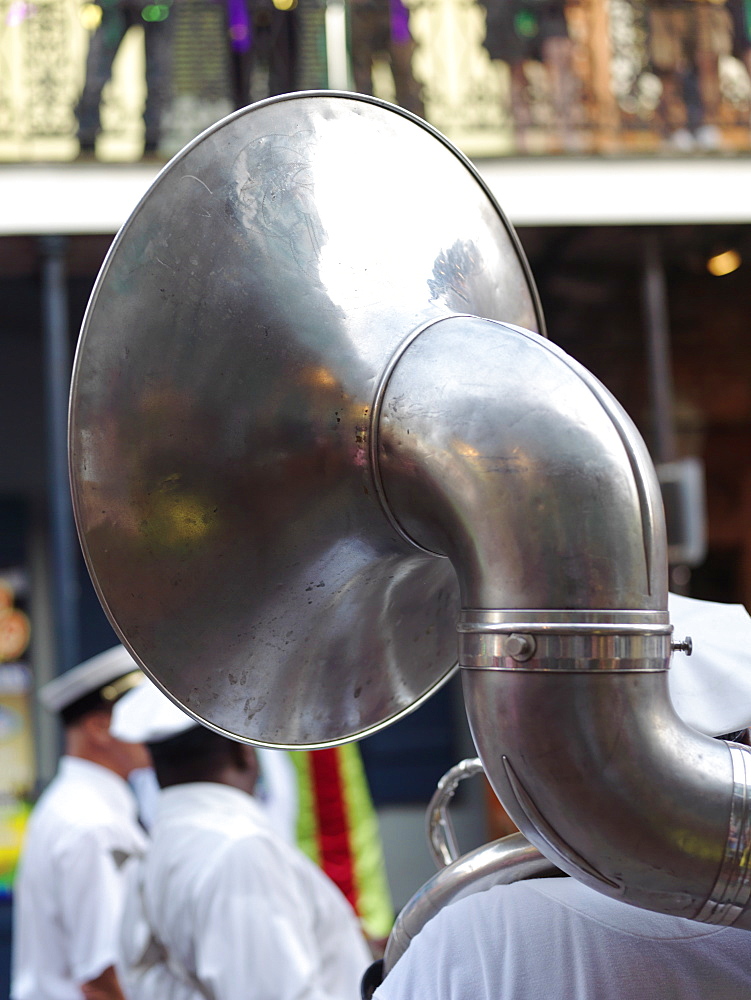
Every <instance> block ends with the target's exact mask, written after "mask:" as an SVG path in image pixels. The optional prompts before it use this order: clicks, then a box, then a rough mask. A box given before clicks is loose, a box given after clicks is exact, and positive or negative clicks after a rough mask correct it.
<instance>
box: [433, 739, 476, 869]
mask: <svg viewBox="0 0 751 1000" xmlns="http://www.w3.org/2000/svg"><path fill="white" fill-rule="evenodd" d="M484 773H485V772H484V769H483V766H482V761H481V760H480V758H479V757H470V758H469V759H468V760H460V761H459V763H458V764H455V765H454V766H453V767H452V768H451V769H450V770H449V771H447V772H446V773H445V774H444V776H443V777H442V778H441V780H440V781H439V782H438V785H437V786H436V790H435V792H434V793H433V797H432V799H431V800H430V803H429V804H428V811H427V813H426V827H427V833H428V848H429V849H430V853H431V854H432V855H433V860H434V861H435V863H436V865H437V866H438V867H439V868H445V867H446V865H450V864H451V863H452V862H454V861H457V860H458V858H459V848H458V846H457V843H456V834H455V833H454V824H453V823H452V822H451V817H450V815H449V811H448V807H449V803H450V802H451V799H452V798H453V797H454V793H455V792H456V789H457V788H458V787H459V784H460V782H462V781H464V780H465V779H466V778H471V777H473V776H474V775H476V774H484Z"/></svg>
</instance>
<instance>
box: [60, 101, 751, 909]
mask: <svg viewBox="0 0 751 1000" xmlns="http://www.w3.org/2000/svg"><path fill="white" fill-rule="evenodd" d="M70 457H71V472H72V489H73V502H74V510H75V516H76V520H77V524H78V528H79V533H80V538H81V542H82V546H83V550H84V554H85V557H86V561H87V564H88V567H89V570H90V572H91V575H92V578H93V580H94V583H95V586H96V588H97V591H98V593H99V596H100V599H101V601H102V604H103V606H104V608H105V609H106V611H107V613H108V615H109V617H110V620H111V621H112V624H113V626H114V627H115V629H116V631H117V632H118V634H119V636H120V637H121V639H122V641H123V643H124V644H125V645H126V646H127V648H128V649H129V650H130V651H131V652H132V654H133V655H134V657H135V658H136V660H137V661H138V662H139V663H141V664H142V666H143V668H144V670H145V671H146V673H147V674H148V675H149V676H150V677H152V678H153V680H154V681H155V682H156V683H157V684H158V685H159V686H160V687H161V688H162V689H163V690H164V691H165V692H166V693H167V694H168V695H169V696H170V697H171V698H172V699H173V700H174V701H175V702H176V703H177V704H179V705H180V706H181V707H182V708H183V709H184V710H185V711H186V712H188V713H189V714H190V715H191V716H193V717H194V718H195V719H197V720H198V721H200V722H202V723H204V724H205V725H207V726H209V727H211V728H213V729H215V730H217V731H219V732H222V733H225V734H227V735H229V736H232V737H234V738H236V739H239V740H243V741H247V742H249V743H254V744H258V745H267V746H276V747H323V746H329V745H332V744H336V743H340V742H344V741H347V740H353V739H357V738H358V737H362V736H365V735H367V734H369V733H372V732H374V731H376V730H378V729H379V728H381V727H383V726H385V725H387V724H389V723H390V722H393V721H394V720H396V719H398V718H400V717H402V716H403V715H404V714H405V713H407V712H409V711H410V710H411V709H413V708H414V707H415V706H417V705H419V704H420V703H421V702H422V701H423V700H424V699H426V698H428V697H429V696H430V694H431V693H432V692H433V691H435V689H436V688H437V687H438V686H440V685H441V684H442V683H443V682H444V681H445V680H446V679H447V678H448V677H449V676H450V675H451V674H452V672H453V670H454V668H455V665H456V663H457V661H458V663H459V664H460V666H461V668H462V681H463V687H464V695H465V702H466V706H467V713H468V717H469V722H470V727H471V730H472V734H473V738H474V741H475V745H476V747H477V751H478V755H479V757H480V759H481V761H482V764H483V768H484V770H485V772H486V774H487V776H488V778H489V780H490V782H491V784H492V785H493V787H494V789H495V791H496V792H497V793H498V795H499V798H500V799H501V801H502V802H503V805H504V807H505V808H506V810H507V812H508V813H509V814H510V815H511V817H512V819H513V820H514V822H515V823H516V824H517V826H518V827H519V829H520V830H521V832H522V833H523V834H524V835H525V837H526V838H527V839H528V841H529V842H530V844H532V845H533V847H534V848H535V849H536V850H537V851H539V852H541V854H542V855H543V856H544V857H545V858H547V859H548V860H549V861H550V862H551V863H553V864H554V865H555V866H556V867H557V868H559V869H560V870H562V871H564V872H566V873H568V874H570V875H574V876H575V877H577V878H579V879H581V880H582V881H584V882H586V883H587V884H589V885H591V886H593V887H594V888H596V889H598V890H599V891H601V892H604V893H607V894H609V895H612V896H615V897H617V898H620V899H624V900H626V901H628V902H631V903H634V904H636V905H639V906H643V907H646V908H649V909H655V910H660V911H663V912H667V913H677V914H681V915H684V916H689V917H694V918H696V919H699V920H706V921H710V922H718V923H737V924H738V926H749V927H751V915H750V910H751V908H750V907H749V899H750V898H751V875H750V874H749V862H748V859H749V857H751V820H750V819H749V802H750V801H751V795H750V794H749V792H750V791H751V787H750V783H749V781H748V779H747V778H746V774H747V768H748V754H747V752H746V749H745V748H741V747H737V746H734V745H733V744H725V743H722V742H720V741H716V740H711V739H709V738H707V737H704V736H701V735H700V734H699V733H696V732H695V731H693V730H690V729H688V727H686V726H685V725H683V723H682V722H681V721H680V719H679V718H678V717H677V715H676V713H675V711H674V710H673V707H672V704H671V702H670V698H669V695H668V691H667V669H668V666H669V662H670V657H671V651H672V650H671V631H672V628H671V626H670V623H669V619H668V613H667V545H666V536H665V524H664V517H663V511H662V501H661V496H660V491H659V486H658V483H657V478H656V475H655V472H654V468H653V466H652V462H651V460H650V458H649V455H648V452H647V449H646V447H645V445H644V443H643V441H642V440H641V437H640V436H639V434H638V432H637V430H636V429H635V427H634V426H633V424H632V423H631V421H630V419H629V418H628V416H627V415H626V414H625V412H624V411H623V409H622V408H621V407H620V406H619V404H618V403H617V402H616V401H615V400H614V399H613V397H612V396H611V395H610V393H609V392H608V391H607V390H606V389H605V388H604V387H603V386H602V385H601V384H600V383H599V382H598V381H597V380H596V379H595V378H594V377H593V376H592V375H591V374H590V373H589V372H588V371H586V369H584V368H583V367H582V366H581V365H579V364H578V363H577V362H576V361H575V360H574V359H572V358H570V357H569V356H568V355H566V354H565V353H564V352H563V351H561V350H560V349H558V348H557V347H556V346H555V345H554V344H552V343H550V342H549V341H548V340H547V339H546V338H545V336H544V331H543V328H542V316H541V311H540V307H539V302H538V299H537V295H536V292H535V289H534V284H533V281H532V278H531V276H530V273H529V269H528V266H527V264H526V261H525V259H524V255H523V253H522V251H521V249H520V246H519V243H518V240H517V238H516V236H515V234H514V232H513V230H512V228H511V227H510V225H509V224H508V222H507V221H506V219H505V218H504V216H503V213H502V212H501V210H500V208H499V207H498V205H497V204H496V202H495V200H494V198H493V197H492V195H491V194H490V192H489V190H488V188H487V187H486V185H485V184H484V183H483V182H482V180H481V178H480V176H479V175H478V173H477V171H476V170H475V169H474V168H473V166H472V165H471V164H470V163H469V161H468V160H467V159H466V158H465V157H464V156H463V155H462V154H461V153H460V152H458V151H457V150H456V149H455V148H453V146H452V145H451V144H450V143H449V142H448V141H447V140H446V139H445V138H443V137H442V136H441V135H439V134H438V133H437V132H436V131H435V130H434V129H432V128H431V127H430V126H429V125H427V124H426V123H425V122H423V121H421V120H419V119H417V118H415V117H414V116H412V115H410V114H409V113H407V112H405V111H402V110H400V109H398V108H395V107H393V106H391V105H388V104H385V103H384V102H382V101H378V100H375V99H372V98H367V97H361V96H358V95H355V94H344V93H331V92H326V93H304V94H291V95H287V96H284V97H281V98H275V99H272V100H269V101H265V102H262V103H260V104H258V105H255V106H253V107H250V108H247V109H245V110H243V111H240V112H237V113H236V114H234V115H231V116H230V117H229V118H226V119H225V120H224V121H222V122H220V123H219V124H217V125H216V126H214V127H213V128H211V129H209V130H208V131H207V132H205V133H203V134H202V135H201V136H199V137H198V138H197V139H196V140H194V141H193V142H192V143H191V144H190V145H188V146H187V147H186V148H185V149H184V150H183V151H182V152H181V153H179V154H178V155H177V156H176V157H175V158H174V159H173V160H172V161H171V162H170V163H169V164H168V165H167V166H166V167H165V169H164V170H163V171H162V172H161V173H160V174H159V176H158V177H157V179H156V181H155V183H154V184H153V186H152V187H151V189H150V190H149V191H148V192H147V194H146V195H145V197H144V198H143V200H142V201H141V203H140V204H139V205H138V206H137V208H136V209H135V211H134V212H133V214H132V216H131V217H130V219H129V220H128V222H127V223H126V224H125V226H124V227H123V229H122V231H121V232H120V233H119V234H118V236H117V238H116V240H115V242H114V244H113V246H112V249H111V251H110V253H109V255H108V257H107V259H106V261H105V263H104V265H103V268H102V271H101V274H100V276H99V278H98V281H97V283H96V286H95V289H94V292H93V294H92V297H91V302H90V305H89V308H88V311H87V313H86V317H85V320H84V324H83V330H82V334H81V339H80V344H79V349H78V352H77V357H76V362H75V370H74V376H73V387H72V396H71V419H70ZM728 748H730V749H728ZM748 773H751V772H748ZM444 888H445V887H444ZM442 891H443V889H442Z"/></svg>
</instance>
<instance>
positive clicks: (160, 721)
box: [110, 678, 199, 743]
mask: <svg viewBox="0 0 751 1000" xmlns="http://www.w3.org/2000/svg"><path fill="white" fill-rule="evenodd" d="M197 725H199V723H198V722H196V720H195V719H193V718H191V716H189V715H188V714H187V713H186V712H183V710H182V709H181V708H178V707H177V705H175V703H174V702H172V701H170V699H169V698H168V697H167V696H166V695H164V694H162V692H161V691H160V690H159V688H158V687H157V686H156V684H152V682H151V681H150V680H148V679H147V678H144V682H143V684H139V685H138V687H137V688H134V690H132V691H129V692H128V693H127V694H126V695H125V696H124V697H123V698H122V699H121V700H120V701H118V703H117V704H116V705H115V707H114V709H113V711H112V721H111V722H110V733H111V734H112V735H113V736H114V737H115V739H118V740H122V741H123V742H124V743H161V741H162V740H168V739H170V737H172V736H178V735H179V734H180V733H184V732H186V731H187V730H188V729H191V728H193V726H197Z"/></svg>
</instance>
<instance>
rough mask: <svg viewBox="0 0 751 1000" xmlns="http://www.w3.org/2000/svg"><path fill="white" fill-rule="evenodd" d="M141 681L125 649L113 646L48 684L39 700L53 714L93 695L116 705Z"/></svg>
mask: <svg viewBox="0 0 751 1000" xmlns="http://www.w3.org/2000/svg"><path fill="white" fill-rule="evenodd" d="M142 679H143V674H142V673H141V668H140V667H139V666H138V664H137V663H136V661H135V660H134V659H133V657H132V656H131V655H130V653H129V652H128V651H127V650H126V649H125V647H124V646H114V647H113V648H112V649H107V650H105V652H103V653H99V654H98V655H97V656H93V657H92V658H91V659H90V660H85V661H84V662H83V663H79V664H78V666H77V667H72V668H71V669H70V670H66V672H65V673H64V674H61V675H60V676H59V677H56V678H55V679H54V680H53V681H50V682H49V683H48V684H45V685H44V687H42V688H40V690H39V700H40V701H41V703H42V704H43V705H44V707H45V708H48V709H49V710H50V711H51V712H62V711H64V710H65V709H69V708H71V707H72V706H74V705H75V704H76V702H79V701H83V699H84V698H87V697H88V696H90V695H99V696H100V697H101V699H102V701H104V702H112V703H114V702H115V701H116V700H117V699H118V698H119V697H120V696H121V695H123V694H124V693H125V691H127V690H129V688H131V687H133V686H135V685H136V684H138V683H139V682H140V681H141V680H142ZM116 682H121V683H116ZM92 707H93V706H92Z"/></svg>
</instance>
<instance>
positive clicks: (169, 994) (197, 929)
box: [119, 782, 370, 1000]
mask: <svg viewBox="0 0 751 1000" xmlns="http://www.w3.org/2000/svg"><path fill="white" fill-rule="evenodd" d="M139 883H140V884H139ZM126 897H127V898H126V905H125V912H124V916H123V928H122V950H123V954H122V965H121V966H120V967H119V972H120V976H121V979H122V981H123V982H124V983H125V985H126V987H127V989H128V991H129V994H130V995H131V996H132V997H133V998H134V1000H197V998H201V997H204V996H210V997H213V998H214V1000H356V998H357V997H358V996H359V983H360V978H361V976H362V974H363V972H364V971H365V968H366V967H367V965H368V964H369V961H370V957H369V953H368V950H367V948H366V945H365V942H364V940H363V937H362V934H361V932H360V929H359V926H358V922H357V919H356V917H355V915H354V912H353V911H352V909H351V907H350V905H349V903H347V901H346V900H345V898H344V896H343V895H342V894H341V893H340V892H339V890H338V889H337V888H336V886H335V885H334V884H333V882H331V880H330V879H329V878H328V877H327V876H326V875H324V874H323V872H321V871H320V869H319V868H318V867H317V866H316V865H314V864H313V862H311V861H310V860H309V859H308V858H306V857H305V856H304V855H303V854H302V852H301V851H299V850H298V849H297V848H296V847H292V846H290V845H289V844H287V843H285V842H284V840H283V839H282V838H281V837H280V836H279V835H278V834H276V833H275V832H274V830H273V828H272V827H271V826H270V825H269V822H268V819H267V818H266V816H265V815H264V812H263V807H262V806H260V805H259V804H258V803H257V802H255V801H254V800H253V798H252V797H251V796H250V795H247V794H246V793H245V792H242V791H240V790H239V789H236V788H231V787H229V786H227V785H220V784H215V783H212V782H197V783H194V784H187V785H177V786H173V787H170V788H167V789H165V790H164V791H163V792H162V794H161V798H160V802H159V805H158V808H157V814H156V821H155V823H154V826H153V828H152V842H151V845H150V848H149V851H148V853H147V855H146V858H145V859H144V861H143V862H139V863H137V864H134V865H132V866H130V868H129V871H128V887H127V893H126ZM160 952H161V954H160ZM165 952H166V954H167V955H168V956H169V959H168V960H167V959H165ZM170 966H171V967H170ZM196 980H198V981H199V982H200V983H201V984H202V987H201V988H199V987H197V986H196V985H195V983H196Z"/></svg>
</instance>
